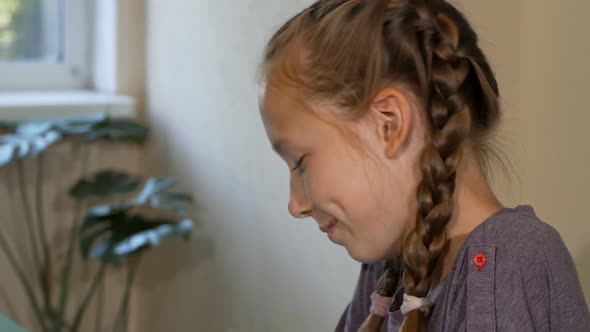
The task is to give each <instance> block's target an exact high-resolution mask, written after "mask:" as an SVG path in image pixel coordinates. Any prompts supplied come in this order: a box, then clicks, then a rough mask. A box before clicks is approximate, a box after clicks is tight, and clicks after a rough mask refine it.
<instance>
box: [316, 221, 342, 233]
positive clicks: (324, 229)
mask: <svg viewBox="0 0 590 332" xmlns="http://www.w3.org/2000/svg"><path fill="white" fill-rule="evenodd" d="M336 223H338V221H337V220H336V219H332V220H330V222H329V223H328V224H326V225H324V226H321V227H320V230H321V231H322V232H324V233H328V232H329V231H330V229H331V228H332V227H334V225H336Z"/></svg>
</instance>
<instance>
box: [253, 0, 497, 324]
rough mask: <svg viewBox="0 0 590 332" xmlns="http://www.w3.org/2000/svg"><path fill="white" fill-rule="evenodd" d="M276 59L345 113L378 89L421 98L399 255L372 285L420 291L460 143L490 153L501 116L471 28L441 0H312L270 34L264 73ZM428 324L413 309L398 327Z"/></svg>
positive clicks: (438, 237) (433, 262)
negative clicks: (408, 224) (415, 177)
mask: <svg viewBox="0 0 590 332" xmlns="http://www.w3.org/2000/svg"><path fill="white" fill-rule="evenodd" d="M277 62H282V65H283V68H284V70H283V74H284V76H285V77H287V78H288V81H289V82H291V83H292V84H294V85H296V86H297V87H299V88H300V89H301V91H302V92H304V93H306V94H307V95H309V96H310V97H317V98H326V99H328V100H332V101H334V102H335V103H336V104H337V105H338V106H340V107H342V108H343V109H344V110H347V111H349V112H351V113H358V114H362V113H363V112H366V111H367V109H368V106H369V105H370V102H371V100H372V98H373V97H374V96H375V95H376V94H377V93H378V92H379V91H380V89H383V88H385V87H387V86H391V85H396V84H403V85H404V86H405V87H409V88H410V90H411V92H412V93H413V94H414V95H415V96H416V97H417V100H419V101H420V104H421V108H422V110H423V111H424V112H425V118H426V119H427V122H428V123H427V131H428V138H427V142H426V144H425V146H424V149H423V151H422V153H421V159H420V167H421V174H422V179H421V182H420V183H419V185H418V187H417V189H416V199H417V201H418V211H417V214H416V220H415V224H414V227H413V229H412V230H411V231H410V232H409V233H408V235H407V236H406V237H405V238H404V241H403V245H402V255H401V257H399V259H397V260H390V261H387V262H386V264H385V271H384V272H383V274H382V275H381V277H380V279H379V282H378V289H377V292H378V293H379V294H380V295H382V296H389V297H390V296H392V295H393V292H394V290H395V289H396V288H397V286H398V282H399V281H401V282H402V283H403V287H404V292H405V293H407V294H409V295H412V296H416V297H424V296H426V295H427V293H428V291H429V289H430V287H431V276H432V273H433V271H434V269H435V267H436V266H437V262H438V259H439V256H440V255H441V252H442V251H443V250H444V248H445V246H446V244H447V234H446V225H447V223H448V222H449V220H450V219H451V216H452V214H453V194H454V190H455V179H456V175H457V169H458V167H459V164H460V162H461V158H462V154H463V149H464V145H465V144H464V143H465V142H466V141H469V142H470V143H471V144H472V145H473V146H474V147H476V148H477V147H478V146H481V147H482V148H481V149H478V150H479V151H487V150H490V149H486V148H485V145H486V144H488V142H487V137H488V136H489V134H490V133H491V132H492V131H493V129H494V128H495V127H496V125H497V123H498V122H499V119H500V108H499V102H498V99H499V93H498V87H497V83H496V79H495V77H494V74H493V72H492V70H491V68H490V66H489V64H488V61H487V59H486V57H485V56H484V54H483V52H482V51H481V49H480V48H479V46H478V41H477V35H476V33H475V32H474V31H473V29H472V28H471V26H470V24H469V23H468V21H467V20H466V18H465V17H464V16H463V15H462V14H461V13H460V12H459V11H458V10H457V9H456V8H455V7H454V6H452V5H451V4H449V3H447V2H446V1H444V0H319V1H317V2H315V3H314V4H313V5H311V6H310V7H309V8H307V9H305V10H303V11H302V12H300V13H299V14H298V15H296V16H294V17H293V18H291V19H290V20H289V21H288V22H287V23H285V24H284V25H283V26H282V27H281V28H280V29H279V30H278V31H277V32H276V33H275V34H274V36H273V37H272V38H271V40H270V42H269V43H268V45H267V48H266V53H265V57H264V63H263V71H264V70H265V69H266V68H268V67H269V66H270V65H271V64H276V63H277ZM267 74H268V73H267ZM400 270H401V274H400ZM400 275H401V279H400ZM382 321H383V318H382V317H379V316H376V315H374V314H370V315H369V316H368V317H367V320H366V321H365V322H364V324H363V325H362V326H361V328H360V330H359V331H364V332H369V331H379V330H380V328H381V325H382ZM427 324H428V318H427V317H426V316H425V315H424V313H423V312H422V311H420V310H414V311H412V312H410V313H408V314H407V315H406V316H405V319H404V323H403V325H402V329H401V331H424V330H426V328H427Z"/></svg>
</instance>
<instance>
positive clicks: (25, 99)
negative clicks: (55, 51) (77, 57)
mask: <svg viewBox="0 0 590 332" xmlns="http://www.w3.org/2000/svg"><path fill="white" fill-rule="evenodd" d="M96 113H106V114H108V115H110V116H112V117H117V118H133V117H135V115H136V114H135V113H136V111H135V100H134V99H133V98H131V97H127V96H120V95H113V94H108V93H102V92H96V91H84V90H76V91H47V92H46V91H42V92H0V121H16V120H31V119H53V118H59V117H70V116H78V115H88V114H96Z"/></svg>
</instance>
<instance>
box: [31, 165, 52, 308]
mask: <svg viewBox="0 0 590 332" xmlns="http://www.w3.org/2000/svg"><path fill="white" fill-rule="evenodd" d="M43 158H44V157H43V154H40V155H39V156H38V157H37V179H36V180H37V181H36V186H35V193H36V195H35V201H36V203H37V204H36V208H37V224H38V225H37V226H38V227H39V235H40V237H41V246H42V248H43V267H42V270H41V278H42V289H43V299H44V303H45V309H46V310H47V312H50V313H53V308H52V305H51V302H52V301H51V298H52V296H51V284H52V269H51V262H50V257H51V252H50V251H49V244H48V239H47V232H46V231H45V216H44V211H43V203H44V202H43V178H44V176H43V175H44V174H43V167H44V162H43Z"/></svg>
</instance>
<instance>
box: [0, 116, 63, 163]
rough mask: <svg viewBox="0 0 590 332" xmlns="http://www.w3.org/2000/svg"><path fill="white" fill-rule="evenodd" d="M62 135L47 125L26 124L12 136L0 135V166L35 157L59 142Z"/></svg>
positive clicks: (19, 127)
mask: <svg viewBox="0 0 590 332" xmlns="http://www.w3.org/2000/svg"><path fill="white" fill-rule="evenodd" d="M61 137H62V135H61V133H60V132H59V131H56V130H53V129H51V125H50V124H48V123H27V124H25V125H22V126H17V127H16V128H15V133H14V134H7V135H0V166H4V165H7V164H9V163H11V162H12V161H13V160H17V159H22V158H27V157H32V156H36V155H38V154H39V153H41V152H43V151H44V150H45V149H46V148H47V147H48V146H50V145H52V144H53V143H55V142H57V141H59V140H60V139H61Z"/></svg>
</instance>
